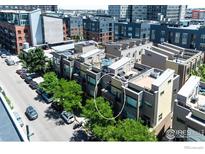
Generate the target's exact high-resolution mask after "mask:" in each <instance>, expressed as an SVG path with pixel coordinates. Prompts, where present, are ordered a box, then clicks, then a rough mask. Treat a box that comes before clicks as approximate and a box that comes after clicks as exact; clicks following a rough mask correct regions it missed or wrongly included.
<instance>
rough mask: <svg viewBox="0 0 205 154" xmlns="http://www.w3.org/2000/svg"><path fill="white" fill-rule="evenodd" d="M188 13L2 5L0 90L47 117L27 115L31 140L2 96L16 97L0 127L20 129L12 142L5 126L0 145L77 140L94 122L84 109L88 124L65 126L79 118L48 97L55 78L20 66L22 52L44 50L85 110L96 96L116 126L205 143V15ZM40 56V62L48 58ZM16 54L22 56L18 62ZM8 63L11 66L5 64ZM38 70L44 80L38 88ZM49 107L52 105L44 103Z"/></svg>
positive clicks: (165, 8)
mask: <svg viewBox="0 0 205 154" xmlns="http://www.w3.org/2000/svg"><path fill="white" fill-rule="evenodd" d="M159 8H160V9H159ZM186 10H187V6H186V5H173V6H171V5H159V6H154V5H110V6H109V7H108V10H60V9H59V10H58V8H57V6H56V5H45V6H44V5H42V6H38V5H37V6H33V7H32V6H30V7H29V6H27V7H26V6H24V5H19V6H15V5H14V6H13V5H10V6H7V7H6V6H0V55H1V57H2V58H1V59H0V60H1V61H2V64H1V65H0V67H1V71H2V73H1V72H0V73H1V74H2V75H1V76H0V84H2V85H3V87H5V89H6V91H7V93H8V96H9V97H11V98H12V99H11V100H12V101H13V100H14V101H18V102H19V103H20V102H23V103H21V104H19V103H18V102H17V103H16V102H13V103H14V106H17V107H15V108H16V110H18V111H19V113H20V114H22V113H23V114H24V112H22V110H25V109H26V108H25V107H27V106H34V109H36V110H37V112H39V118H38V119H37V120H35V121H33V122H31V121H28V119H24V116H22V117H23V120H24V121H26V123H27V125H28V124H29V125H30V127H31V128H32V130H34V132H35V133H34V134H35V135H33V136H31V137H30V135H29V130H28V128H25V127H23V126H22V127H23V128H19V126H18V124H17V126H16V125H15V123H16V120H12V118H14V116H13V114H12V113H11V115H10V112H11V111H10V110H7V108H6V107H7V106H8V105H4V104H5V102H4V101H5V98H3V97H6V98H7V97H8V96H3V95H2V96H1V93H0V96H1V98H0V110H2V111H1V112H0V113H1V114H2V116H0V121H3V122H4V123H6V122H8V125H7V124H5V126H8V131H9V132H11V135H9V136H7V134H6V133H8V132H6V131H5V129H4V127H1V126H0V140H3V141H7V140H12V141H27V139H29V140H30V139H31V140H32V138H34V139H33V140H34V141H35V140H37V141H38V140H39V141H41V140H43V141H44V140H45V141H48V140H49V141H50V140H52V141H54V140H55V139H56V140H59V141H65V140H68V138H69V139H70V140H72V139H73V138H74V137H73V136H75V135H73V134H75V129H74V128H75V124H79V123H83V122H85V121H86V120H87V119H86V120H85V118H84V117H83V116H82V114H81V113H77V114H76V113H75V114H76V115H78V116H79V117H78V118H81V119H83V120H82V121H81V122H79V123H77V122H76V121H75V120H74V121H75V122H73V123H72V124H70V123H69V122H67V125H65V126H64V125H63V124H64V123H65V122H62V121H57V120H59V119H61V120H62V119H64V121H65V117H66V116H67V119H69V118H70V119H72V117H73V115H72V114H71V113H69V114H68V113H67V111H65V110H64V108H66V107H67V106H69V105H67V104H66V105H64V106H63V107H62V104H61V106H60V105H59V104H58V103H57V102H58V101H59V99H55V100H54V96H55V94H54V93H52V94H50V95H49V93H48V92H47V91H45V90H44V89H42V88H39V87H40V86H41V83H43V82H44V79H46V77H45V76H46V75H47V73H45V72H42V73H41V72H40V73H39V72H38V73H36V72H29V69H28V67H27V65H25V64H24V63H23V65H21V64H22V63H21V62H22V61H23V60H22V59H21V58H20V57H21V56H20V55H21V54H22V53H23V56H24V58H25V57H27V56H28V55H29V54H30V52H31V51H36V50H38V49H40V50H41V51H42V55H43V56H45V57H46V58H45V61H46V63H48V62H50V63H51V65H52V67H51V68H50V70H49V72H52V73H54V74H55V75H56V77H57V78H58V80H60V81H62V79H65V81H67V82H70V81H75V83H76V84H77V85H80V87H81V89H82V92H83V94H82V95H83V96H82V98H83V99H82V104H83V105H82V106H83V107H84V106H86V105H85V104H86V101H87V100H89V99H92V98H96V97H102V98H104V99H105V100H106V101H107V102H108V104H109V106H110V108H111V109H112V112H113V116H115V117H116V121H120V120H126V119H132V120H135V121H139V122H140V123H141V124H142V125H143V126H145V127H146V128H147V130H148V132H149V133H153V134H154V136H155V137H156V138H157V140H160V141H165V140H166V141H167V140H171V139H169V138H166V137H167V136H166V132H167V131H168V130H170V129H174V130H175V132H176V133H177V131H179V130H184V131H186V132H189V133H184V134H179V135H178V134H175V135H176V136H174V139H172V140H180V141H205V113H204V111H205V109H204V107H205V104H204V101H205V100H204V98H205V96H204V95H205V83H204V82H203V80H204V78H205V77H203V75H204V73H203V69H204V51H205V30H204V29H205V28H204V24H205V22H204V18H202V16H203V15H204V14H203V12H204V11H200V9H199V10H198V9H195V10H191V12H190V10H189V11H186ZM190 13H191V14H190ZM185 17H186V18H185ZM32 54H33V55H32V56H33V57H37V59H38V58H39V59H41V55H35V53H32ZM17 55H19V56H17ZM10 56H14V57H16V58H17V57H19V58H20V59H21V60H20V61H19V62H18V63H15V62H14V63H13V64H10V63H9V62H8V61H9V60H10V59H11V57H10ZM4 58H5V60H4ZM30 58H31V59H32V57H30ZM4 61H5V62H6V63H7V64H8V65H9V66H11V65H12V67H9V66H6V65H4ZM36 61H37V60H36ZM31 63H32V60H31ZM39 63H40V62H39ZM39 65H42V63H40V64H38V67H40V66H39ZM7 67H9V68H8V69H5V68H7ZM22 67H24V68H22ZM32 67H34V68H35V67H36V66H34V65H32ZM19 68H21V69H20V70H19ZM13 72H16V73H17V74H20V77H21V78H24V77H25V81H26V82H30V80H32V82H33V84H34V85H30V83H29V86H30V87H33V88H34V87H35V88H34V89H37V90H36V92H37V93H38V95H37V96H36V93H35V91H32V90H31V89H29V87H28V86H26V84H25V83H24V82H22V80H19V78H18V77H17V76H16V74H12V73H13ZM193 72H195V74H196V72H198V74H199V76H200V73H201V74H202V76H200V77H201V78H200V77H198V76H193ZM32 73H34V74H35V73H36V74H37V76H38V79H39V78H40V81H38V83H37V82H36V81H37V78H34V77H31V74H32ZM10 74H12V75H10ZM22 74H23V75H22ZM36 74H35V75H36ZM44 75H45V76H44ZM47 79H51V78H49V77H47ZM8 80H11V82H8ZM63 81H64V80H63ZM18 83H19V84H18ZM9 84H11V85H10V86H9ZM50 84H51V85H52V83H50ZM48 86H50V85H48ZM10 87H14V89H11V88H10ZM27 88H28V89H27ZM58 88H59V87H58ZM21 90H22V92H21ZM16 93H17V94H18V93H19V96H18V95H16ZM40 96H41V97H40ZM13 97H14V99H13ZM49 97H51V98H49ZM55 97H56V96H55ZM41 98H42V99H41ZM45 98H46V101H45ZM62 100H63V99H62ZM28 101H29V102H28ZM48 101H49V103H51V105H49V103H42V102H48ZM6 102H10V101H8V100H7V101H6ZM53 106H54V108H56V106H57V108H60V111H59V110H58V109H57V113H55V114H56V115H57V116H54V115H53V114H51V113H53V110H51V109H50V108H53ZM59 106H60V107H59ZM62 108H63V111H61V109H62ZM75 111H76V110H75ZM77 111H78V110H77ZM97 111H98V110H96V112H97ZM59 112H60V113H59ZM79 112H80V111H79ZM64 113H67V114H64ZM42 115H43V116H42ZM44 115H45V116H44ZM69 115H70V116H69ZM81 116H82V117H81ZM2 117H6V118H2ZM46 118H48V119H49V120H50V123H49V122H48V121H47V119H46ZM88 121H89V118H88ZM54 122H55V124H54ZM116 123H117V122H116ZM62 125H63V126H62ZM81 125H82V124H81ZM44 127H45V128H51V129H48V131H47V132H46V133H47V134H46V133H45V134H44V133H42V132H44V131H43V130H42V129H44ZM80 128H81V129H84V128H83V126H80ZM19 129H20V130H19ZM21 129H22V130H21ZM86 129H87V128H86ZM89 129H90V128H89ZM23 132H25V134H26V135H27V139H25V137H24V135H23V134H22V133H23ZM57 132H60V133H57ZM91 132H92V131H91ZM190 132H191V133H190ZM92 133H94V132H92ZM1 134H2V135H1ZM12 134H13V135H12ZM64 134H66V135H67V136H66V135H64ZM92 135H93V134H92ZM87 136H88V133H87ZM93 136H95V135H93ZM95 137H96V136H95ZM96 138H97V139H98V140H103V139H99V137H96ZM96 138H95V139H96ZM87 140H88V139H87ZM89 140H94V139H89ZM85 141H86V140H85ZM105 141H106V140H105ZM128 141H129V140H128ZM140 141H141V140H140Z"/></svg>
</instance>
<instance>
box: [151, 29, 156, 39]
mask: <svg viewBox="0 0 205 154" xmlns="http://www.w3.org/2000/svg"><path fill="white" fill-rule="evenodd" d="M151 39H152V40H154V39H155V30H152V34H151Z"/></svg>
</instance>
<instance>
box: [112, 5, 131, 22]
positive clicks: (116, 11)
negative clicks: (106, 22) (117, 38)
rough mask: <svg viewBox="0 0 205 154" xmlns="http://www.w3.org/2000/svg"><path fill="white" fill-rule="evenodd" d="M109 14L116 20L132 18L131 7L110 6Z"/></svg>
mask: <svg viewBox="0 0 205 154" xmlns="http://www.w3.org/2000/svg"><path fill="white" fill-rule="evenodd" d="M108 14H109V15H111V16H113V17H116V18H124V19H127V18H130V17H131V5H109V6H108Z"/></svg>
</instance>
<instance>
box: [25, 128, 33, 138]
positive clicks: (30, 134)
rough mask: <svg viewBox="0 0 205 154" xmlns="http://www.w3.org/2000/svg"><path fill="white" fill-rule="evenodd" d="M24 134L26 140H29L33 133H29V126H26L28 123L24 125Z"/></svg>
mask: <svg viewBox="0 0 205 154" xmlns="http://www.w3.org/2000/svg"><path fill="white" fill-rule="evenodd" d="M26 134H27V138H28V140H29V141H30V137H31V136H33V135H34V133H30V132H29V126H28V125H26Z"/></svg>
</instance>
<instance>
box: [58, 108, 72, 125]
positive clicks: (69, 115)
mask: <svg viewBox="0 0 205 154" xmlns="http://www.w3.org/2000/svg"><path fill="white" fill-rule="evenodd" d="M61 118H62V119H63V120H64V121H65V122H66V123H67V124H71V123H73V122H74V117H73V114H72V113H70V112H66V111H63V112H62V113H61Z"/></svg>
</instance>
